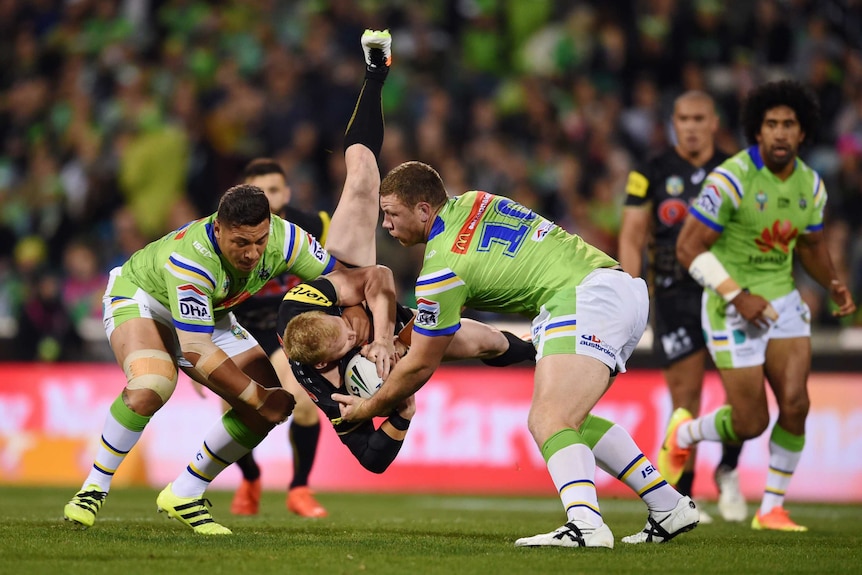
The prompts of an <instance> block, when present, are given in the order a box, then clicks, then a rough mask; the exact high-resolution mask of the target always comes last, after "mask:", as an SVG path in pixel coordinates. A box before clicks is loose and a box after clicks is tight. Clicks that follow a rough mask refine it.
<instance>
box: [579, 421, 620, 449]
mask: <svg viewBox="0 0 862 575" xmlns="http://www.w3.org/2000/svg"><path fill="white" fill-rule="evenodd" d="M613 426H614V422H613V421H609V420H607V419H605V418H603V417H598V416H596V415H593V414H589V415H587V418H586V419H585V420H584V422H583V423H582V424H581V426H580V427H579V428H578V433H580V434H581V439H583V440H584V443H586V444H587V446H588V447H589V448H590V449H595V447H596V444H598V442H599V441H600V440H601V439H602V437H604V436H605V433H607V432H608V431H609V430H610V428H611V427H613Z"/></svg>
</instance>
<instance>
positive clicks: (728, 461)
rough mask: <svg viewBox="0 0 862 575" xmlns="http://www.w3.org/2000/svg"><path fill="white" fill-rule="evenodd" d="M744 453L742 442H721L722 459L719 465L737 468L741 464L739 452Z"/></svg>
mask: <svg viewBox="0 0 862 575" xmlns="http://www.w3.org/2000/svg"><path fill="white" fill-rule="evenodd" d="M740 453H742V444H741V443H740V444H739V445H731V444H728V443H722V444H721V461H719V462H718V466H719V467H727V468H729V469H736V466H737V465H739V454H740Z"/></svg>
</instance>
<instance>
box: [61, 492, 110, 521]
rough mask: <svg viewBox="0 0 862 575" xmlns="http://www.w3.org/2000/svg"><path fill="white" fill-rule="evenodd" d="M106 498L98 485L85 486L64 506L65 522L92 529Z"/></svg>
mask: <svg viewBox="0 0 862 575" xmlns="http://www.w3.org/2000/svg"><path fill="white" fill-rule="evenodd" d="M107 496H108V493H107V491H102V490H101V488H100V487H99V486H98V485H87V486H86V487H84V488H83V489H81V490H80V491H79V492H77V493H76V494H75V496H74V497H72V499H71V501H69V502H68V503H67V504H66V507H65V508H64V509H63V516H64V518H65V519H66V521H74V522H75V523H80V524H81V525H83V526H84V527H92V526H93V523H95V522H96V515H97V514H98V513H99V510H100V509H101V508H102V505H103V504H104V503H105V498H106V497H107Z"/></svg>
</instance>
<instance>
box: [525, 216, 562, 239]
mask: <svg viewBox="0 0 862 575" xmlns="http://www.w3.org/2000/svg"><path fill="white" fill-rule="evenodd" d="M554 227H556V224H554V222H549V221H547V220H545V221H543V222H542V223H540V224H539V225H538V226H537V227H536V229H535V230H533V235H532V236H531V237H530V239H531V240H533V241H534V242H541V241H542V240H544V239H545V237H546V236H547V235H548V234H549V233H550V232H551V230H552V229H554Z"/></svg>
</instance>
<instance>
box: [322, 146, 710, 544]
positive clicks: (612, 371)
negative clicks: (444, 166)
mask: <svg viewBox="0 0 862 575" xmlns="http://www.w3.org/2000/svg"><path fill="white" fill-rule="evenodd" d="M380 206H381V208H382V209H383V214H384V218H383V227H384V228H385V229H387V230H388V231H389V233H390V235H392V236H393V237H394V238H396V239H397V240H398V241H399V243H401V244H402V245H405V246H412V245H416V244H423V243H424V244H426V246H425V258H424V265H423V268H422V273H421V275H420V277H419V279H418V280H417V282H416V296H417V302H418V313H417V316H416V320H415V322H414V325H413V335H412V347H411V349H410V352H409V353H408V354H407V355H406V356H404V357H403V358H402V359H400V360H399V361H398V363H397V364H396V365H395V367H394V368H393V370H392V372H391V373H390V375H389V378H388V379H387V380H386V381H384V383H383V385H382V386H381V387H380V389H379V390H378V392H377V393H376V395H374V396H372V397H371V398H370V399H367V400H360V399H359V398H356V397H353V396H348V395H344V394H334V395H333V396H332V398H333V399H335V400H336V401H338V402H339V403H341V404H342V405H341V407H340V410H341V414H342V421H352V422H359V421H364V420H367V419H370V418H372V417H374V416H379V415H386V414H389V413H391V411H392V409H393V408H395V407H396V406H397V405H399V404H400V403H401V402H402V401H404V399H406V398H407V397H409V396H411V395H412V394H414V393H415V392H416V391H417V390H418V389H420V388H421V387H422V386H423V385H424V384H425V383H426V382H427V381H428V379H429V378H430V377H431V375H432V374H433V372H434V370H435V369H436V368H437V367H438V365H439V364H440V361H441V360H442V359H443V357H444V356H445V355H446V353H447V350H448V348H449V346H450V344H451V343H452V342H453V339H454V338H455V334H456V333H457V332H458V331H459V330H460V329H461V328H462V321H461V312H462V308H463V307H464V306H470V307H473V308H475V309H481V310H487V311H496V312H504V313H505V312H509V313H524V314H530V315H531V316H533V317H534V320H533V325H532V338H533V343H534V345H535V347H536V350H537V353H536V370H535V379H534V391H533V401H532V404H531V406H530V413H529V415H528V422H527V424H528V427H529V428H530V432H531V434H532V435H533V438H534V439H535V441H536V443H537V445H538V447H539V449H540V450H541V452H542V455H543V456H544V458H545V461H546V463H547V466H548V472H549V473H550V475H551V478H552V480H553V482H554V485H555V486H556V489H557V491H558V493H559V496H560V500H561V502H562V503H563V508H564V509H565V513H566V523H565V524H564V525H563V526H562V527H560V528H558V529H556V530H554V531H552V532H550V533H543V534H540V535H536V536H533V537H524V538H521V539H518V540H517V541H516V542H515V545H516V546H521V547H534V546H562V547H613V546H614V537H613V534H612V533H611V530H610V529H609V528H608V526H607V525H606V524H605V523H604V520H603V518H602V514H601V511H600V510H599V506H598V499H597V494H596V488H595V483H594V476H595V467H596V464H597V462H598V464H599V465H601V466H602V467H603V468H604V469H606V470H612V473H613V474H614V476H615V477H618V478H619V479H621V480H622V481H625V482H626V484H627V485H628V486H629V487H631V488H632V489H633V490H634V491H635V492H636V493H638V494H639V495H640V496H641V497H642V498H643V499H644V501H645V502H646V504H647V506H648V508H649V517H648V520H647V524H646V527H645V529H644V530H643V531H642V532H640V533H637V534H635V535H633V536H631V537H627V538H624V541H627V542H629V543H644V542H654V543H659V542H662V541H667V540H669V539H671V538H673V537H675V536H677V535H678V534H680V533H684V532H686V531H688V530H691V529H693V528H694V527H696V526H697V522H698V513H697V508H696V507H695V504H694V503H693V502H692V501H691V499H690V498H689V497H686V496H683V495H680V493H678V492H677V491H676V490H675V489H674V488H673V487H672V486H670V485H668V483H667V482H666V481H664V479H663V478H662V477H661V475H660V474H659V473H657V471H656V470H655V468H654V467H653V466H652V464H651V463H650V462H649V460H648V459H647V458H646V457H644V455H643V453H642V452H641V451H640V449H639V448H638V447H637V445H636V444H635V443H634V441H633V440H632V438H631V436H630V435H629V434H628V433H627V432H626V431H625V430H624V429H623V428H622V427H620V426H619V425H616V424H614V423H613V422H611V421H608V420H606V419H603V418H600V417H596V416H593V415H591V414H590V410H591V409H592V408H593V406H594V405H595V404H596V402H597V401H598V400H599V399H600V398H601V397H602V395H604V393H605V391H606V390H607V389H608V386H609V385H610V384H611V382H612V381H613V378H614V376H616V374H617V373H618V372H621V371H625V362H626V360H627V359H628V357H629V356H630V354H631V352H632V351H633V350H634V348H635V346H636V345H637V342H638V340H639V339H640V337H641V335H642V334H643V331H644V328H645V327H646V323H647V316H648V313H649V301H648V294H647V288H646V284H645V283H644V281H643V280H641V279H636V278H632V277H631V276H629V275H628V274H627V273H625V272H623V271H622V270H621V269H620V268H619V266H618V265H617V262H616V261H614V260H613V259H612V258H610V257H609V256H607V255H606V254H604V253H602V252H601V251H599V250H598V249H596V248H594V247H593V246H590V245H589V244H587V243H586V242H584V241H583V240H582V239H581V238H580V237H578V236H575V235H572V234H568V233H566V232H565V231H564V230H563V229H562V228H560V227H559V226H556V225H555V224H554V223H553V222H550V221H548V220H546V219H544V218H542V217H541V216H539V215H538V214H535V213H534V212H532V211H531V210H529V209H527V208H525V207H523V206H521V205H519V204H517V203H515V202H513V201H512V200H510V199H508V198H505V197H502V196H494V195H492V194H488V193H485V192H477V191H472V192H466V193H465V194H463V195H461V196H459V197H456V198H451V199H450V198H449V197H448V196H447V193H446V189H445V186H444V185H443V182H442V180H441V179H440V176H439V174H438V173H437V172H436V171H435V170H434V169H433V168H431V167H430V166H428V165H426V164H423V163H421V162H406V163H404V164H401V165H400V166H398V167H396V168H395V169H393V170H392V171H390V172H389V173H388V174H387V175H386V177H385V178H384V179H383V181H382V182H381V185H380ZM610 310H613V313H609V311H610Z"/></svg>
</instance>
